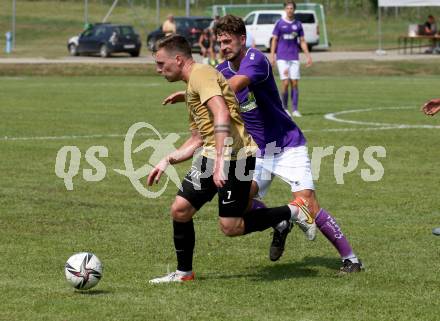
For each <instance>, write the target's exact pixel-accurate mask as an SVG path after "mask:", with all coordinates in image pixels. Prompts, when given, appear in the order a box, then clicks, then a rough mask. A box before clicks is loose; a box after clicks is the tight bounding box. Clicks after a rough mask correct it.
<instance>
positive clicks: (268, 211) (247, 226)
mask: <svg viewBox="0 0 440 321" xmlns="http://www.w3.org/2000/svg"><path fill="white" fill-rule="evenodd" d="M291 215H292V214H291V211H290V208H289V207H288V206H287V205H285V206H280V207H272V208H259V209H256V210H251V211H249V212H246V213H245V214H244V215H243V220H244V234H249V233H252V232H256V231H264V230H265V229H267V228H269V227H275V226H276V225H277V224H278V223H280V222H281V221H285V220H289V219H290V217H291Z"/></svg>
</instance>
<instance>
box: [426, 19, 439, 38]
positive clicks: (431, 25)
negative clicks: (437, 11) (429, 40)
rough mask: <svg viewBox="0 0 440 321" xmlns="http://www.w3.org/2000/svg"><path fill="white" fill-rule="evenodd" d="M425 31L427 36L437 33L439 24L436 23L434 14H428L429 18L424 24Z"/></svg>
mask: <svg viewBox="0 0 440 321" xmlns="http://www.w3.org/2000/svg"><path fill="white" fill-rule="evenodd" d="M423 27H424V28H423V33H424V34H425V35H426V36H434V35H435V34H436V33H437V24H436V23H435V18H434V16H432V15H429V16H428V20H427V21H426V22H425V24H424V25H423Z"/></svg>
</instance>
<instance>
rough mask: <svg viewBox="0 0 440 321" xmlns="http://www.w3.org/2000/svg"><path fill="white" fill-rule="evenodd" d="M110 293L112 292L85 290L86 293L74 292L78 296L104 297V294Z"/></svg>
mask: <svg viewBox="0 0 440 321" xmlns="http://www.w3.org/2000/svg"><path fill="white" fill-rule="evenodd" d="M110 293H112V291H109V290H88V291H87V290H86V291H79V290H76V291H75V294H78V295H85V296H93V295H105V294H110Z"/></svg>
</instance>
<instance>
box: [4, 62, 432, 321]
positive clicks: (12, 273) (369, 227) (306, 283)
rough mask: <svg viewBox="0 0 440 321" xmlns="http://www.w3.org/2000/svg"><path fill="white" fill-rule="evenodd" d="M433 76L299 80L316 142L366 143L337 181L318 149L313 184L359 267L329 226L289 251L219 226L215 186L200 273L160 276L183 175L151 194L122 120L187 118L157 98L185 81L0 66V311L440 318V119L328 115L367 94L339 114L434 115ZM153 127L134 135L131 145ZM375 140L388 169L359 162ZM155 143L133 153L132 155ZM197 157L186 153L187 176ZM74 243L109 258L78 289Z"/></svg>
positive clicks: (281, 195) (266, 238)
mask: <svg viewBox="0 0 440 321" xmlns="http://www.w3.org/2000/svg"><path fill="white" fill-rule="evenodd" d="M347 68H349V67H347ZM438 86H440V78H439V77H438V76H412V77H406V76H402V77H396V76H394V77H389V76H361V75H359V76H345V77H330V76H317V75H316V76H309V77H305V78H304V79H303V80H301V96H300V108H301V111H302V112H303V114H304V115H305V117H303V118H301V119H299V120H298V123H299V125H300V126H301V128H302V129H304V130H305V132H306V135H307V138H308V142H309V147H310V150H311V149H312V148H313V147H319V146H321V147H327V146H335V150H336V149H337V148H339V147H341V146H345V145H346V146H355V147H356V148H357V149H358V150H359V151H360V153H361V154H360V155H361V161H360V163H359V165H358V167H357V169H356V170H355V171H353V172H351V173H348V174H346V175H345V176H344V180H345V184H343V185H338V184H336V181H335V177H334V174H333V166H334V155H333V156H329V157H327V158H324V160H323V162H322V165H321V172H320V179H319V181H317V182H316V185H317V190H318V196H319V200H320V202H321V204H322V205H323V207H325V208H327V209H328V210H329V211H330V212H332V213H333V214H334V216H335V217H336V218H337V219H338V222H339V223H340V226H341V228H342V229H343V231H344V232H345V234H346V235H347V237H348V239H349V240H350V241H351V243H352V245H353V247H354V249H355V251H356V252H357V254H358V255H359V256H360V258H361V259H362V260H363V262H364V264H365V266H366V270H365V272H363V273H361V274H357V275H350V276H347V277H344V278H340V277H337V276H336V272H337V270H338V268H339V266H340V261H339V258H338V255H337V252H336V251H335V250H334V248H333V247H332V246H331V245H330V244H329V243H328V242H327V241H326V240H325V239H324V237H323V236H322V235H321V234H319V235H318V238H317V240H316V241H315V242H308V241H306V240H305V237H304V235H303V233H302V232H300V231H299V229H297V228H296V229H294V231H293V233H292V234H291V235H290V236H289V239H288V244H287V249H286V252H285V255H284V256H283V257H282V259H281V260H280V261H279V262H276V263H272V262H270V261H269V260H268V246H269V243H270V239H271V236H270V231H265V232H262V233H256V234H253V235H250V236H246V237H239V238H226V237H224V236H223V235H222V234H221V232H220V230H219V228H218V225H217V212H216V206H215V205H216V202H214V201H213V202H212V204H209V205H207V206H206V207H204V208H203V209H202V210H201V211H200V213H199V214H198V215H197V216H196V219H195V226H196V238H197V241H196V252H195V262H194V266H195V271H196V273H197V281H195V282H190V283H185V284H172V285H164V286H150V285H148V284H147V281H148V280H149V279H150V278H152V277H156V276H159V275H161V274H164V273H166V271H167V268H168V267H169V269H174V268H175V257H174V250H173V243H172V237H171V222H170V217H169V205H170V203H171V201H172V200H173V197H174V195H175V192H176V188H175V186H172V185H169V187H168V188H167V190H166V192H165V194H163V195H162V196H161V197H160V198H158V199H146V198H143V197H141V196H140V195H139V194H138V193H137V192H136V190H135V189H134V188H133V186H132V185H131V183H130V182H129V180H128V179H127V178H125V177H123V176H121V175H119V174H117V173H116V172H115V171H113V169H120V168H124V163H123V142H124V137H123V136H124V134H125V132H126V131H127V129H128V128H129V127H130V126H131V125H132V124H134V123H135V122H140V121H144V122H148V123H150V124H152V125H153V126H154V127H155V128H157V129H158V130H159V131H160V132H161V133H162V134H163V135H165V134H166V133H170V132H177V133H183V132H186V130H187V114H186V110H185V107H184V106H172V107H162V106H161V105H160V102H161V100H162V99H163V97H164V96H165V95H167V94H168V93H169V92H171V91H173V90H177V89H181V88H182V86H181V85H180V84H169V83H167V82H166V81H165V80H163V79H162V78H160V77H157V76H153V75H151V76H150V75H146V76H136V77H133V76H132V77H130V76H111V75H109V76H28V75H20V74H19V73H17V74H16V75H15V76H7V77H6V76H3V77H0V110H1V118H0V155H1V158H0V160H1V161H0V169H1V173H2V174H1V176H0V177H1V180H0V231H1V233H0V244H1V245H0V258H1V259H0V269H1V271H2V275H1V277H0V288H1V291H0V302H1V309H0V320H8V321H12V320H316V321H320V320H335V321H342V320H373V321H376V320H399V321H401V320H438V318H439V317H438V312H439V310H440V304H439V301H438V295H439V285H440V282H439V278H438V271H439V269H440V262H439V260H438V257H439V250H438V249H439V247H438V246H439V242H440V238H438V237H435V236H433V235H432V234H431V229H432V228H433V227H436V226H440V201H439V198H438V196H439V194H438V183H439V175H438V168H437V167H438V165H439V159H440V148H439V147H440V138H439V137H440V136H439V134H438V130H439V129H438V128H437V129H428V128H413V129H388V130H381V129H380V127H382V126H381V125H375V126H373V125H359V124H346V123H337V122H333V121H330V120H326V119H324V115H325V114H327V113H331V112H339V111H345V110H353V109H367V108H371V109H373V110H371V111H368V112H359V113H351V114H346V115H339V116H338V117H340V118H343V119H346V120H354V121H360V122H375V123H388V124H389V123H392V124H411V125H435V126H440V118H439V117H440V116H437V118H436V117H434V118H428V117H426V116H424V115H422V114H421V113H420V112H419V111H418V108H419V105H420V104H421V103H422V102H424V101H425V100H426V99H428V98H431V97H435V96H436V95H438ZM388 107H402V109H384V108H388ZM329 129H331V130H329ZM346 129H349V131H347V130H346ZM92 135H100V136H99V137H90V136H92ZM112 135H121V136H112ZM62 136H64V137H62ZM73 136H77V137H73ZM81 136H82V137H81ZM181 136H182V138H181V139H180V141H179V142H182V141H183V139H184V135H181ZM6 137H7V138H6ZM145 138H146V137H145V136H144V137H142V136H139V137H137V138H136V140H135V143H136V145H134V146H137V145H138V144H140V143H141V142H143V141H144V139H145ZM65 145H69V146H72V145H74V146H77V147H78V148H79V149H80V150H81V152H82V159H81V164H80V172H79V174H78V175H77V176H75V178H74V179H73V183H74V190H73V191H67V190H66V188H65V187H64V183H63V181H62V180H61V179H60V178H58V177H57V176H56V175H55V158H56V155H57V152H58V150H59V149H60V148H62V147H63V146H65ZM94 145H102V146H106V147H107V148H108V150H109V155H108V157H107V158H102V159H101V160H102V162H103V163H104V164H105V166H106V168H107V175H106V177H105V179H104V180H102V181H100V182H87V181H85V180H84V179H83V177H82V170H83V169H87V168H91V167H90V165H89V164H87V162H86V161H85V158H84V154H85V152H86V150H87V149H88V148H89V147H91V146H94ZM368 146H384V147H385V148H386V152H387V155H386V158H379V161H380V162H381V163H382V165H383V167H384V170H385V172H384V176H383V179H382V180H380V181H378V182H365V181H363V180H362V179H361V176H360V171H361V169H363V168H369V167H368V166H367V165H366V164H365V162H364V161H362V153H363V151H364V150H365V148H366V147H368ZM149 152H151V150H146V151H144V152H141V153H140V154H136V155H133V158H134V162H135V168H138V167H140V166H141V165H142V164H145V163H146V162H147V161H148V159H149ZM188 166H189V163H184V164H181V165H179V166H177V169H178V173H179V175H180V176H181V177H183V175H184V174H185V172H186V169H187V168H188ZM289 197H290V193H289V189H288V187H287V186H285V185H283V184H282V183H281V182H279V181H276V182H275V183H274V184H273V186H272V188H271V190H270V192H269V195H268V197H267V199H266V202H267V204H268V205H280V204H285V203H286V202H287V201H288V200H289ZM79 251H92V252H94V253H96V255H97V256H98V257H99V258H100V259H101V260H102V261H103V264H104V277H103V279H102V280H101V282H100V284H98V286H97V287H96V288H95V289H92V290H91V291H88V292H84V293H82V292H77V291H74V290H73V289H72V288H71V287H70V286H69V285H68V284H67V283H66V281H65V279H64V274H63V266H64V263H65V261H66V260H67V258H68V257H69V256H70V255H71V254H73V253H75V252H79Z"/></svg>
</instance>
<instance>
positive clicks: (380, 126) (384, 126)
mask: <svg viewBox="0 0 440 321" xmlns="http://www.w3.org/2000/svg"><path fill="white" fill-rule="evenodd" d="M412 108H413V107H383V108H368V109H353V110H344V111H340V112H336V113H329V114H326V115H324V118H325V119H327V120H331V121H336V122H341V123H348V124H354V125H369V126H376V127H357V128H325V129H305V130H302V131H303V132H304V133H312V132H357V131H379V130H393V129H414V128H427V129H440V126H435V125H405V124H388V123H375V122H363V121H355V120H345V119H341V118H338V117H336V116H337V115H343V114H350V113H357V112H367V111H375V110H386V109H412ZM169 134H170V133H162V136H167V135H169ZM176 134H178V135H180V136H183V135H189V131H188V132H177V133H176ZM125 135H126V134H96V135H66V136H29V137H7V136H4V137H0V141H29V140H69V139H90V138H120V137H125ZM136 136H143V137H151V136H156V134H155V133H140V134H137V135H136Z"/></svg>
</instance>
